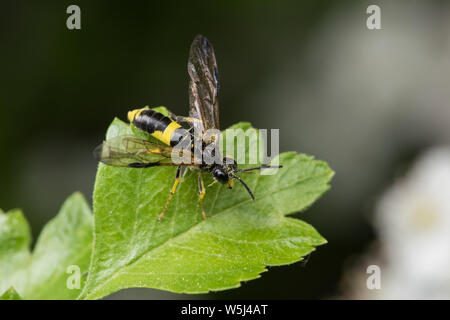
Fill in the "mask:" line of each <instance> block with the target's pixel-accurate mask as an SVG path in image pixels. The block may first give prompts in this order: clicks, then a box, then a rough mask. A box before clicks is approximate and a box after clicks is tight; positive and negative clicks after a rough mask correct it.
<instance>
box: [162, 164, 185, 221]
mask: <svg viewBox="0 0 450 320" xmlns="http://www.w3.org/2000/svg"><path fill="white" fill-rule="evenodd" d="M180 180H181V166H179V167H178V168H177V173H176V175H175V182H174V183H173V186H172V189H171V190H170V195H169V198H168V199H167V202H166V205H165V206H164V209H163V211H162V212H161V214H160V215H159V217H158V220H161V219H162V217H163V216H164V213H166V211H167V208H168V207H169V203H170V201H171V200H172V198H173V195H174V194H175V191H176V190H177V186H178V183H179V182H180Z"/></svg>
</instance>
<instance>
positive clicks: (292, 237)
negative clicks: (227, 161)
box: [80, 119, 333, 299]
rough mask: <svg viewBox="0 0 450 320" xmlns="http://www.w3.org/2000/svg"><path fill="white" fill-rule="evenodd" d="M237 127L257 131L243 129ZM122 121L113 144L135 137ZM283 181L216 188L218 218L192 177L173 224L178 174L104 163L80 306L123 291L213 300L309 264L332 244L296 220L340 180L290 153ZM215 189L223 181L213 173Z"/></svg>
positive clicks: (112, 132) (252, 179)
mask: <svg viewBox="0 0 450 320" xmlns="http://www.w3.org/2000/svg"><path fill="white" fill-rule="evenodd" d="M233 128H242V129H244V130H248V129H249V128H251V126H250V125H249V124H248V123H242V124H238V125H236V126H234V127H233ZM130 133H131V128H130V126H129V125H127V124H126V123H124V122H122V121H120V120H118V119H115V120H114V121H113V122H112V124H111V126H110V127H109V129H108V132H107V139H111V138H113V137H115V136H117V135H121V134H130ZM280 164H282V165H283V168H282V169H280V170H279V171H278V172H277V173H276V174H275V175H260V174H257V173H253V174H245V173H242V175H241V177H242V178H243V179H244V180H245V181H246V182H247V184H248V185H249V187H250V188H251V189H252V190H253V191H254V194H255V197H256V201H254V202H253V201H252V200H251V199H250V197H249V195H248V193H247V192H246V191H245V189H244V188H243V186H242V185H240V184H236V185H235V187H234V188H233V189H232V190H228V189H226V188H224V186H222V185H221V184H219V183H216V184H213V185H212V186H209V187H207V189H206V197H205V201H204V205H205V211H206V213H207V216H208V218H207V219H206V220H203V219H202V217H201V211H200V207H199V204H198V194H197V193H198V191H197V173H196V172H194V171H191V170H188V171H187V173H186V175H185V176H184V178H183V181H182V183H181V184H180V185H179V187H178V189H177V192H176V194H175V196H174V198H173V200H172V202H171V205H170V206H169V209H168V211H167V212H166V215H165V216H164V218H163V219H162V220H161V221H159V220H158V219H157V217H158V215H159V214H160V213H161V211H162V209H163V207H164V204H165V202H166V200H167V197H168V195H169V190H170V188H171V187H172V184H173V181H174V177H175V170H176V169H175V168H167V167H154V168H148V169H133V168H117V167H110V166H105V165H103V164H100V165H99V168H98V172H97V177H96V182H95V189H94V198H93V201H94V203H93V207H94V217H95V222H94V234H95V236H94V239H95V241H94V247H93V255H92V259H91V265H90V268H89V275H88V279H87V284H86V286H85V288H84V290H83V293H82V294H81V296H80V298H84V299H99V298H101V297H104V296H106V295H108V294H110V293H113V292H115V291H118V290H120V289H124V288H129V287H148V288H156V289H163V290H168V291H172V292H180V293H181V292H184V293H204V292H208V291H216V290H224V289H228V288H234V287H238V286H239V285H240V283H241V282H242V281H247V280H251V279H255V278H258V277H259V276H260V273H262V272H264V271H266V267H267V266H277V265H285V264H290V263H293V262H296V261H300V260H301V259H302V257H303V256H305V255H307V254H308V253H310V252H311V251H313V250H314V248H315V247H316V246H318V245H321V244H324V243H326V240H325V239H324V238H322V237H321V235H320V234H319V233H318V232H317V231H316V230H315V229H314V228H313V227H312V226H310V225H309V224H307V223H305V222H303V221H300V220H298V219H293V218H288V217H286V215H287V214H290V213H294V212H298V211H301V210H303V209H305V208H307V207H308V206H310V205H311V204H312V203H313V202H314V201H315V200H316V199H317V198H318V197H320V196H321V195H322V194H323V193H324V192H325V191H326V190H328V188H329V185H328V182H329V181H330V179H331V177H332V175H333V172H332V171H331V170H330V168H329V167H328V165H327V164H326V163H325V162H322V161H317V160H314V159H313V157H311V156H307V155H303V154H297V153H295V152H288V153H283V154H281V155H280ZM203 177H204V179H205V185H208V184H210V183H211V182H212V181H213V180H212V178H211V177H210V174H204V175H203Z"/></svg>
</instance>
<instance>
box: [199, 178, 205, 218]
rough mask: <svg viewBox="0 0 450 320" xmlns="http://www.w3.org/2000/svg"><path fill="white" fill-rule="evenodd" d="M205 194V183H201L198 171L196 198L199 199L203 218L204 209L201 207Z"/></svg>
mask: <svg viewBox="0 0 450 320" xmlns="http://www.w3.org/2000/svg"><path fill="white" fill-rule="evenodd" d="M205 194H206V189H205V185H204V184H203V179H202V173H201V172H199V173H198V198H199V201H200V208H201V209H202V216H203V219H206V213H205V209H204V208H203V198H204V197H205Z"/></svg>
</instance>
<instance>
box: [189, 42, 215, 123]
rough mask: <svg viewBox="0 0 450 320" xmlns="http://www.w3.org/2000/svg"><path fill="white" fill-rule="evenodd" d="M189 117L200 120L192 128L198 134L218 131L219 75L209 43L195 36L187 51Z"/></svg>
mask: <svg viewBox="0 0 450 320" xmlns="http://www.w3.org/2000/svg"><path fill="white" fill-rule="evenodd" d="M188 72H189V76H190V78H191V81H190V83H189V106H190V109H189V115H190V116H191V117H192V118H197V119H200V120H201V121H199V122H194V123H193V124H194V127H195V128H196V129H197V130H199V131H200V132H204V131H206V130H208V129H211V128H214V129H220V124H219V100H218V95H219V73H218V71H217V63H216V57H215V55H214V49H213V47H212V45H211V43H210V42H209V41H208V39H206V38H205V37H204V36H202V35H197V36H196V37H195V39H194V41H193V42H192V45H191V49H190V51H189V60H188Z"/></svg>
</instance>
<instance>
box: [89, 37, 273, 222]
mask: <svg viewBox="0 0 450 320" xmlns="http://www.w3.org/2000/svg"><path fill="white" fill-rule="evenodd" d="M188 72H189V76H190V79H191V80H190V84H189V105H190V109H189V117H183V116H177V115H174V114H172V113H169V116H165V115H163V114H162V113H159V112H157V111H154V110H151V109H148V108H142V109H136V110H132V111H130V112H128V120H129V121H130V123H131V124H133V125H134V126H135V127H136V128H138V129H140V130H142V131H145V132H147V133H149V134H151V135H152V136H153V137H155V138H156V139H157V140H159V141H160V142H161V143H156V142H151V141H147V140H143V139H139V138H137V137H134V136H118V137H115V138H113V139H110V140H107V141H105V142H103V144H101V145H100V146H98V147H97V148H96V149H95V151H94V155H95V157H96V159H98V160H99V161H101V162H103V163H105V164H107V165H111V166H117V167H129V168H149V167H158V166H178V168H177V171H176V177H175V182H174V184H173V187H172V189H171V190H170V195H169V198H168V199H167V202H166V204H165V206H164V209H163V210H162V212H161V214H160V215H159V219H161V218H162V217H163V216H164V213H165V212H166V211H167V208H168V207H169V203H170V201H171V200H172V198H173V195H174V194H175V191H176V189H177V186H178V184H179V182H180V180H181V177H182V176H183V174H184V171H185V169H186V168H187V167H190V168H194V169H195V168H196V169H199V170H198V190H199V201H200V208H201V211H202V215H203V218H206V213H205V210H204V208H203V198H204V197H205V193H206V190H205V185H204V183H203V179H202V172H209V173H211V174H212V176H213V178H214V180H215V181H218V182H220V183H222V184H224V185H225V186H226V187H227V188H229V189H231V188H232V187H233V182H234V179H237V180H238V181H239V182H241V183H242V185H243V186H244V187H245V189H246V190H247V192H248V193H249V194H250V197H251V198H252V199H253V200H254V199H255V197H254V196H253V193H252V192H251V190H250V188H249V187H248V186H247V185H246V184H245V182H244V181H243V180H242V179H241V178H239V177H238V176H237V175H236V174H237V173H238V172H249V171H253V170H260V169H262V168H280V166H276V167H270V166H264V165H263V166H260V167H255V168H246V169H238V167H237V164H236V162H235V161H234V160H233V159H232V158H231V157H223V158H222V157H221V156H220V155H218V154H215V152H217V151H216V148H213V149H211V150H213V151H210V152H212V153H213V154H210V156H213V157H215V156H217V155H218V156H219V159H221V160H222V161H219V162H215V163H210V162H208V163H207V162H205V161H204V160H203V159H204V158H201V159H202V160H200V161H195V160H196V159H195V152H194V151H195V150H194V146H196V145H198V142H200V144H199V145H200V149H201V150H200V151H201V152H205V151H206V147H207V146H209V145H211V144H215V143H217V142H218V139H217V137H216V136H214V135H213V136H211V137H208V135H207V131H208V130H210V129H217V130H219V127H220V126H219V101H218V93H219V73H218V71H217V63H216V58H215V55H214V49H213V47H212V45H211V43H210V42H209V41H208V39H206V38H205V37H204V36H202V35H197V36H196V37H195V39H194V41H193V42H192V45H191V48H190V52H189V60H188ZM180 123H187V124H188V125H189V130H187V129H185V128H183V127H182V126H181V125H180ZM186 142H187V143H188V145H189V146H190V148H189V150H188V151H187V152H189V154H190V155H189V157H190V159H191V161H190V162H188V163H174V161H173V160H172V155H173V151H174V149H176V148H177V146H178V145H181V144H184V145H186ZM180 150H181V149H180ZM184 151H185V152H186V150H185V149H184ZM216 158H217V157H216Z"/></svg>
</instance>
